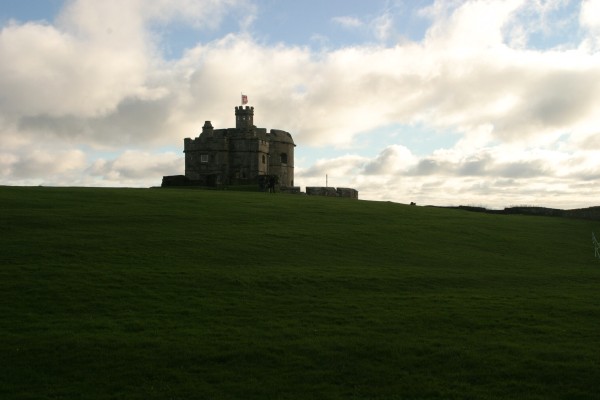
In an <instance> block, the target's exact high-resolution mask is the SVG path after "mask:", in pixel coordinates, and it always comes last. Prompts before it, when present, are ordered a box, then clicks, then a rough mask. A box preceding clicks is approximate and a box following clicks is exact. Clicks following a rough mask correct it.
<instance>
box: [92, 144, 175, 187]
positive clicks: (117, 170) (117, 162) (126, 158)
mask: <svg viewBox="0 0 600 400" xmlns="http://www.w3.org/2000/svg"><path fill="white" fill-rule="evenodd" d="M182 162H183V160H182V157H181V156H179V155H176V154H174V153H170V152H169V153H160V154H156V153H147V152H141V151H134V150H127V151H125V152H124V153H122V154H121V155H119V156H118V157H117V158H115V159H113V160H106V159H98V160H96V161H94V162H93V164H92V165H91V166H89V168H88V169H87V171H88V173H89V174H90V175H91V176H94V177H99V178H101V179H102V180H103V181H108V182H113V183H116V184H118V185H123V184H127V183H129V184H134V185H135V186H138V185H139V183H140V181H144V182H148V184H149V185H155V186H156V185H159V182H160V180H161V178H162V176H164V175H182V174H183V167H182Z"/></svg>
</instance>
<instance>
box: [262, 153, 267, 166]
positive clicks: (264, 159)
mask: <svg viewBox="0 0 600 400" xmlns="http://www.w3.org/2000/svg"><path fill="white" fill-rule="evenodd" d="M265 161H266V157H265V155H264V154H263V156H262V163H263V164H264V163H265Z"/></svg>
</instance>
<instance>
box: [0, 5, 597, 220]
mask: <svg viewBox="0 0 600 400" xmlns="http://www.w3.org/2000/svg"><path fill="white" fill-rule="evenodd" d="M0 29H1V30H0V184H3V185H59V186H67V185H68V186H133V187H148V186H156V185H160V182H161V178H162V176H163V175H173V174H182V173H183V169H184V160H183V153H182V150H183V139H184V138H185V137H195V136H198V134H199V133H200V131H201V127H202V125H203V123H204V121H206V120H211V121H212V123H213V126H215V127H216V128H227V127H232V126H234V125H235V118H234V107H235V106H236V105H239V103H240V93H241V92H244V94H247V95H248V97H249V100H250V105H252V106H254V107H255V116H254V122H255V124H256V125H257V126H259V127H264V128H267V129H271V128H277V129H283V130H286V131H288V132H290V133H291V134H292V135H293V137H294V140H295V142H296V144H297V147H296V173H295V183H296V184H297V185H300V186H302V187H303V189H304V186H313V185H315V186H324V185H325V176H326V175H327V176H328V181H329V184H330V186H344V187H354V188H356V189H358V190H359V192H360V197H361V198H362V199H370V200H385V201H397V202H401V203H408V202H411V201H415V202H417V204H435V205H482V206H487V207H490V208H502V207H506V206H511V205H538V206H548V207H560V208H578V207H587V206H594V205H600V0H502V1H496V0H462V1H461V0H443V1H431V0H396V1H394V0H369V1H366V0H318V1H317V0H303V1H291V0H289V1H288V0H102V1H97V0H70V1H66V0H2V1H1V2H0Z"/></svg>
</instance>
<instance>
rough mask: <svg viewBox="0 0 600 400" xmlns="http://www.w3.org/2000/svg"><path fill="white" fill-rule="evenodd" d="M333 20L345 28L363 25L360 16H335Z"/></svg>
mask: <svg viewBox="0 0 600 400" xmlns="http://www.w3.org/2000/svg"><path fill="white" fill-rule="evenodd" d="M331 21H332V22H333V23H335V24H338V25H340V26H342V27H344V28H358V27H361V26H363V22H362V21H361V20H360V19H359V18H356V17H350V16H343V17H333V18H332V19H331Z"/></svg>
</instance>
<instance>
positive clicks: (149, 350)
mask: <svg viewBox="0 0 600 400" xmlns="http://www.w3.org/2000/svg"><path fill="white" fill-rule="evenodd" d="M0 210H1V214H0V229H1V232H0V398H2V399H196V398H198V399H300V398H303V399H352V398H355V399H438V398H448V399H515V398H519V399H596V398H598V393H600V262H599V261H598V260H597V259H594V258H593V249H592V246H591V232H592V231H593V230H596V233H597V234H599V233H600V226H599V225H598V222H593V221H585V220H574V219H563V218H547V217H527V216H518V215H488V214H479V213H469V212H466V211H461V210H452V209H438V208H423V207H410V206H405V205H400V204H395V203H384V202H367V201H352V200H347V199H335V198H319V197H306V196H294V195H283V194H274V195H273V194H271V195H269V194H266V193H240V192H230V191H202V190H177V189H172V190H159V189H92V188H17V187H0Z"/></svg>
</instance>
